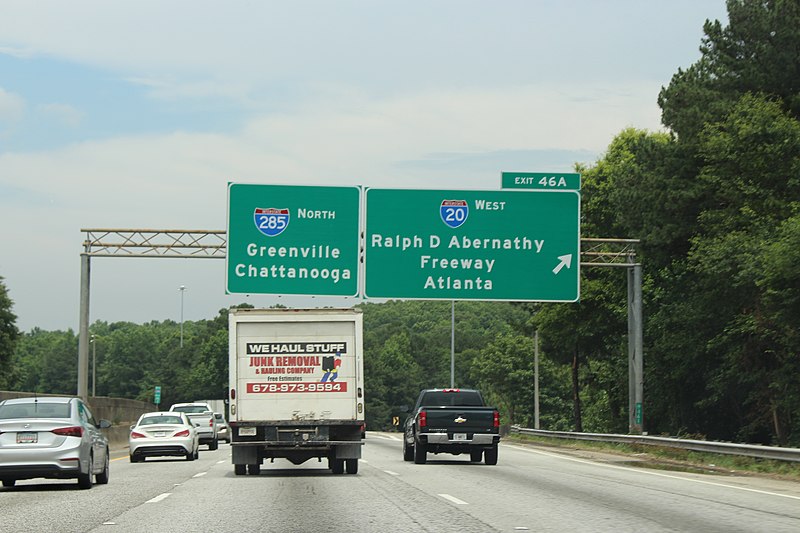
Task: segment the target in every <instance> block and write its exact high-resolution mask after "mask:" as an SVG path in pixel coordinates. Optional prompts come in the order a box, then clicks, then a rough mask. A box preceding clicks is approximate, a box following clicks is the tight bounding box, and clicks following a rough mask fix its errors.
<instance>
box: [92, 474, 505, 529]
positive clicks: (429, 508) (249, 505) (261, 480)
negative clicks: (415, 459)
mask: <svg viewBox="0 0 800 533" xmlns="http://www.w3.org/2000/svg"><path fill="white" fill-rule="evenodd" d="M326 465H327V463H326V462H324V461H323V462H321V463H320V462H317V461H315V460H311V461H307V462H306V463H303V464H302V465H292V464H291V463H289V462H288V461H286V460H284V459H277V460H275V462H274V463H266V464H264V465H262V469H261V474H260V475H258V476H250V475H246V476H237V475H235V474H234V473H233V465H231V464H230V459H229V458H228V460H227V461H219V462H217V463H216V464H214V465H212V466H211V467H210V468H209V469H208V471H207V472H205V474H203V475H198V476H194V477H192V478H191V479H187V480H186V481H185V482H183V483H180V484H176V485H174V486H173V487H171V488H170V489H169V490H166V491H165V492H164V493H162V494H159V495H156V496H154V497H153V498H151V499H149V500H147V501H144V502H142V503H141V504H139V505H138V506H136V507H133V508H130V509H128V510H126V511H125V512H122V513H120V514H118V515H117V516H114V517H113V518H110V519H109V520H107V521H106V523H105V524H104V525H102V526H99V527H96V528H94V529H92V530H91V531H95V532H101V533H108V532H109V531H111V530H113V531H125V532H126V533H127V532H147V533H150V532H152V531H158V530H162V531H175V532H189V531H213V530H220V531H268V532H273V531H274V532H298V533H299V532H308V531H326V532H334V533H336V532H343V533H344V532H347V533H352V532H361V531H366V532H370V531H375V532H384V531H392V532H401V533H402V532H428V531H430V532H443V531H445V532H448V531H453V532H456V531H458V532H462V531H463V532H487V531H494V529H493V528H492V527H491V526H490V525H488V524H486V523H483V522H481V521H480V520H477V519H475V518H474V517H472V516H470V515H468V514H465V513H463V512H462V511H461V510H460V509H458V508H457V507H456V506H454V505H453V504H452V503H451V502H448V501H446V500H442V499H441V498H433V499H431V498H429V497H428V495H427V494H426V493H424V492H423V491H420V490H418V489H417V488H415V487H413V486H410V485H408V484H407V483H404V482H402V481H399V480H397V479H395V478H394V477H392V476H390V475H387V474H386V473H385V472H383V471H382V470H379V469H376V468H372V467H371V465H370V464H369V462H366V461H362V464H361V465H360V469H359V473H358V474H357V475H348V474H340V475H336V474H332V473H331V471H330V470H329V469H328V468H326Z"/></svg>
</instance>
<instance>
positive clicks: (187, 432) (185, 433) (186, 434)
mask: <svg viewBox="0 0 800 533" xmlns="http://www.w3.org/2000/svg"><path fill="white" fill-rule="evenodd" d="M173 436H175V437H188V436H189V430H188V429H184V430H183V431H179V432H177V433H175V435H173Z"/></svg>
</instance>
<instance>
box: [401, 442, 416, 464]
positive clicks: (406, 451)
mask: <svg viewBox="0 0 800 533" xmlns="http://www.w3.org/2000/svg"><path fill="white" fill-rule="evenodd" d="M413 460H414V447H413V446H409V445H408V442H407V441H406V439H405V437H403V461H413Z"/></svg>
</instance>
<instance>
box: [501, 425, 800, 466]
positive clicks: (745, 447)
mask: <svg viewBox="0 0 800 533" xmlns="http://www.w3.org/2000/svg"><path fill="white" fill-rule="evenodd" d="M510 433H512V434H515V433H516V434H519V435H534V436H537V437H550V438H556V439H572V440H589V441H596V442H615V443H624V444H642V445H646V446H665V447H669V448H679V449H682V450H692V451H696V452H707V453H720V454H725V455H741V456H746V457H756V458H759V459H773V460H776V461H794V462H800V448H779V447H777V446H760V445H756V444H734V443H732V442H714V441H705V440H691V439H677V438H673V437H650V436H648V435H613V434H604V433H574V432H570V431H546V430H543V429H528V428H522V427H519V426H511V428H510Z"/></svg>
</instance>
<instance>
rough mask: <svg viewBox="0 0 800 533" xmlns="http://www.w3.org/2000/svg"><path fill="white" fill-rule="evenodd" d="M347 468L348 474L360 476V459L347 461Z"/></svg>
mask: <svg viewBox="0 0 800 533" xmlns="http://www.w3.org/2000/svg"><path fill="white" fill-rule="evenodd" d="M345 468H346V469H347V473H348V474H358V459H347V460H346V461H345Z"/></svg>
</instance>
